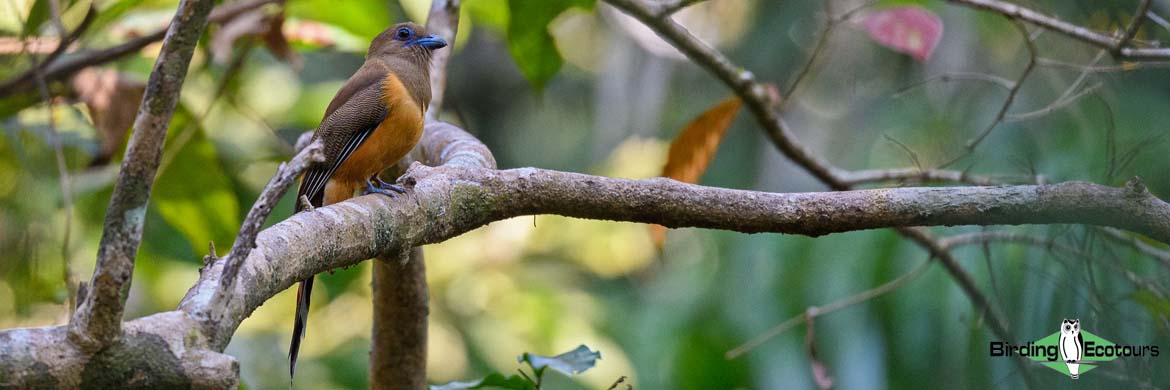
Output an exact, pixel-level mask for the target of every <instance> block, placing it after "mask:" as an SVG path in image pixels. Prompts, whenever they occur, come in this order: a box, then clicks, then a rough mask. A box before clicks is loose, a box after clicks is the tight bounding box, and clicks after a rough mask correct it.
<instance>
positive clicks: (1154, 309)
mask: <svg viewBox="0 0 1170 390" xmlns="http://www.w3.org/2000/svg"><path fill="white" fill-rule="evenodd" d="M1130 297H1131V298H1133V300H1135V301H1137V303H1139V304H1141V305H1142V307H1144V308H1145V309H1146V311H1147V312H1149V313H1150V316H1151V317H1156V318H1163V319H1170V300H1166V299H1165V298H1161V297H1159V296H1158V295H1157V294H1154V292H1153V291H1150V290H1148V289H1143V290H1138V291H1134V292H1133V294H1131V295H1130Z"/></svg>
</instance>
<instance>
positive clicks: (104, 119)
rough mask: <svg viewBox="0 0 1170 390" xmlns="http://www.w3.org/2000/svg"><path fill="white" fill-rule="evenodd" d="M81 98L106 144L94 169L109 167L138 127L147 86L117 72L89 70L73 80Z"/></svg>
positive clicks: (103, 143) (75, 89)
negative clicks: (138, 118) (101, 166)
mask: <svg viewBox="0 0 1170 390" xmlns="http://www.w3.org/2000/svg"><path fill="white" fill-rule="evenodd" d="M69 86H70V88H72V89H73V93H74V94H75V95H77V99H78V100H80V101H81V102H83V103H85V106H86V107H87V108H88V109H89V117H90V119H92V120H93V126H94V128H95V129H97V134H98V135H99V136H101V139H102V143H101V147H100V148H99V149H98V152H97V155H95V156H94V159H93V161H91V162H90V165H91V166H98V165H105V164H106V163H108V162H109V161H110V159H111V158H112V157H113V156H114V154H115V153H116V152H118V150H119V149H120V148H121V147H122V145H123V143H124V141H125V140H126V133H127V132H128V131H129V130H130V127H131V126H133V125H134V117H135V116H137V114H138V104H139V103H141V102H142V94H143V93H145V92H146V83H144V82H142V80H137V79H134V78H133V77H129V76H127V75H125V74H123V73H120V72H118V71H116V70H113V69H103V68H97V67H91V68H85V69H82V70H81V71H79V72H77V75H75V76H73V78H72V79H70V80H69Z"/></svg>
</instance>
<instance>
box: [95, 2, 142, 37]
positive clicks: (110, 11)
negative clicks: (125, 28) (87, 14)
mask: <svg viewBox="0 0 1170 390" xmlns="http://www.w3.org/2000/svg"><path fill="white" fill-rule="evenodd" d="M142 2H143V0H118V1H115V2H113V3H110V4H109V5H107V6H106V7H104V8H102V9H100V10H99V11H98V13H97V16H95V17H94V20H93V23H92V24H90V26H89V28H90V29H91V30H100V29H102V28H105V27H106V26H107V25H109V24H110V23H113V22H114V21H115V20H118V18H121V17H122V15H123V14H125V13H126V12H127V11H130V10H131V9H133V8H134V7H137V6H138V5H139V4H142Z"/></svg>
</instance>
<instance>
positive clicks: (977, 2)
mask: <svg viewBox="0 0 1170 390" xmlns="http://www.w3.org/2000/svg"><path fill="white" fill-rule="evenodd" d="M1143 1H1144V3H1143V4H1142V5H1140V6H1139V12H1142V10H1147V9H1148V8H1149V1H1145V0H1143ZM950 2H952V3H956V4H960V5H963V6H967V7H971V8H976V9H982V10H985V11H991V12H995V13H998V14H1001V15H1004V16H1007V17H1009V18H1012V19H1017V20H1022V21H1025V22H1028V23H1030V24H1033V25H1036V26H1040V27H1042V28H1044V29H1046V30H1050V31H1055V32H1057V33H1060V34H1063V35H1065V36H1068V37H1071V38H1073V39H1077V40H1080V41H1082V42H1086V43H1089V44H1092V45H1094V46H1097V47H1101V48H1104V49H1108V50H1109V51H1112V52H1113V53H1114V55H1116V56H1119V57H1125V58H1129V59H1156V58H1163V59H1164V58H1170V48H1161V47H1152V48H1138V47H1131V46H1129V43H1130V42H1131V41H1132V37H1133V34H1135V33H1136V32H1137V29H1138V27H1140V26H1141V22H1140V21H1141V19H1142V18H1143V17H1144V14H1145V12H1142V13H1141V14H1138V15H1135V16H1134V17H1135V19H1134V20H1133V21H1132V22H1131V23H1130V25H1129V26H1128V27H1127V28H1126V31H1125V32H1123V34H1122V35H1121V36H1120V37H1114V36H1110V35H1106V34H1103V33H1100V32H1097V31H1094V30H1092V29H1089V28H1086V27H1082V26H1079V25H1076V24H1073V23H1069V22H1066V21H1063V20H1060V19H1057V18H1055V17H1052V16H1048V15H1045V14H1043V13H1040V12H1037V11H1035V10H1032V9H1030V8H1027V7H1022V6H1019V5H1016V4H1012V3H1008V2H1005V1H1001V0H950Z"/></svg>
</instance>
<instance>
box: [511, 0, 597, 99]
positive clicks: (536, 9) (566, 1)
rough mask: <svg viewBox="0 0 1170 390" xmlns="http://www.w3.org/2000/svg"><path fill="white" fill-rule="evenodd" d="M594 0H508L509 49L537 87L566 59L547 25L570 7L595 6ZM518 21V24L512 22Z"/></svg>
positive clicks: (541, 87) (541, 86)
mask: <svg viewBox="0 0 1170 390" xmlns="http://www.w3.org/2000/svg"><path fill="white" fill-rule="evenodd" d="M593 3H594V0H547V1H542V2H539V3H538V2H533V1H528V0H508V14H509V19H510V21H509V23H508V51H509V52H510V53H512V59H513V60H514V61H516V65H517V66H519V67H520V72H521V73H523V74H524V77H526V78H528V81H529V82H531V83H532V86H533V87H534V88H536V89H537V90H542V89H544V85H545V83H547V82H548V80H549V79H551V78H552V76H553V75H555V74H556V73H557V71H559V70H560V69H561V64H562V63H563V62H564V61H563V60H562V59H561V54H560V53H559V52H557V46H556V44H555V42H553V37H552V35H551V34H549V32H548V25H549V23H551V22H552V21H553V19H555V18H556V17H557V16H558V15H560V14H561V12H564V11H565V10H566V9H569V8H570V7H582V8H587V9H588V8H592V7H593ZM513 22H515V23H513Z"/></svg>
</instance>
